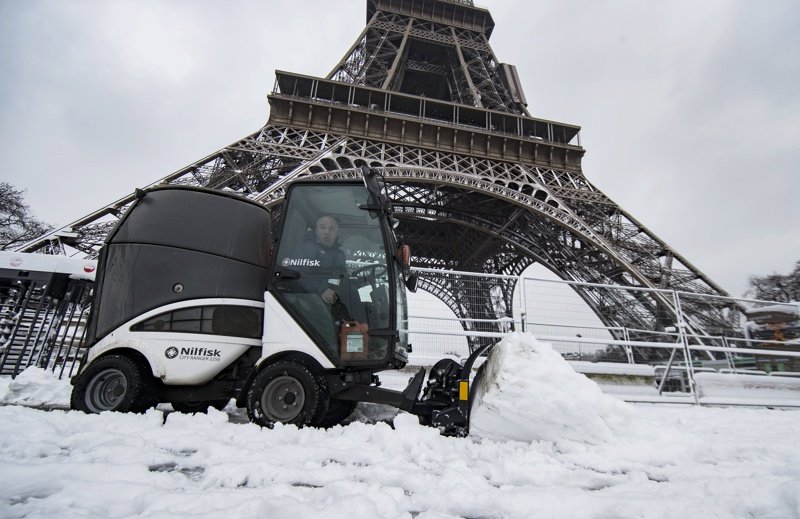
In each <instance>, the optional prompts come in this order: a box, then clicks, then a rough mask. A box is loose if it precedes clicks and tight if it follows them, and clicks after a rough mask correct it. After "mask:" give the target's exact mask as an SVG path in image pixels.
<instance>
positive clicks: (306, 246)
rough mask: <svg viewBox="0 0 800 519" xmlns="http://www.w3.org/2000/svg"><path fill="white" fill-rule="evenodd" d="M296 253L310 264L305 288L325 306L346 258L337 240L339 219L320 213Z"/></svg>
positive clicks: (341, 275)
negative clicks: (311, 266) (310, 231)
mask: <svg viewBox="0 0 800 519" xmlns="http://www.w3.org/2000/svg"><path fill="white" fill-rule="evenodd" d="M299 253H300V254H299V255H300V257H302V258H307V259H309V260H311V264H312V265H314V267H313V274H314V275H313V276H309V277H308V278H306V281H305V285H306V288H307V289H308V290H309V291H310V292H314V293H316V294H318V295H319V297H320V298H322V300H323V301H324V302H325V303H327V304H328V305H333V304H334V303H336V302H337V301H338V299H339V295H338V293H337V292H338V291H339V289H340V287H341V285H342V280H343V279H344V277H345V276H346V275H347V263H346V258H345V255H344V252H343V251H342V249H341V243H340V242H339V220H337V219H336V218H335V217H333V216H329V215H323V216H320V217H319V218H318V219H317V221H316V223H315V224H314V232H313V233H309V234H308V235H307V236H306V237H305V239H304V240H303V242H302V243H301V244H300V250H299ZM310 270H311V269H310Z"/></svg>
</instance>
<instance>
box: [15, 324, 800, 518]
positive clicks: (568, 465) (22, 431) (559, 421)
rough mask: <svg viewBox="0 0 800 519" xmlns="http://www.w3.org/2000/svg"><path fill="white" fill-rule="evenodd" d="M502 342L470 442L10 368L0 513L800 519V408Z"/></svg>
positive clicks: (408, 421) (517, 341) (406, 420)
mask: <svg viewBox="0 0 800 519" xmlns="http://www.w3.org/2000/svg"><path fill="white" fill-rule="evenodd" d="M501 350H502V354H501V355H497V356H493V358H492V359H491V361H490V362H491V363H493V364H494V365H495V366H494V368H493V369H496V370H497V373H496V377H495V378H494V379H492V378H491V377H487V378H486V379H485V382H486V385H485V388H484V391H483V395H482V397H481V398H482V400H481V403H480V406H479V408H478V409H476V412H475V423H474V425H475V430H474V431H473V432H474V433H475V434H473V435H471V436H470V437H469V438H446V437H442V436H440V435H439V434H438V432H437V431H436V430H434V429H431V428H427V427H422V426H420V425H418V423H417V421H416V418H415V417H413V416H410V415H407V414H404V413H401V414H399V415H397V416H396V417H395V419H394V423H393V427H392V426H390V425H389V424H387V423H383V422H379V423H365V422H364V421H371V416H374V415H373V414H372V412H371V411H370V408H369V407H368V406H365V407H364V408H360V409H359V411H358V412H359V415H358V416H359V418H360V420H364V421H357V422H354V423H351V424H349V425H347V426H345V427H341V426H339V427H334V428H332V429H329V430H317V429H311V428H307V429H297V428H296V427H294V426H280V425H279V426H276V427H275V428H274V429H261V428H259V427H257V426H255V425H252V424H249V423H241V421H242V420H241V419H240V418H241V411H236V410H235V408H232V407H231V406H229V408H228V409H227V410H226V411H228V413H225V412H218V411H214V410H213V409H212V410H210V411H209V414H208V415H200V414H197V415H185V414H181V413H165V412H164V411H163V410H151V411H149V412H148V413H146V414H144V415H124V414H115V413H106V414H102V415H85V414H82V413H77V412H68V411H64V410H53V411H45V410H42V409H34V408H31V407H27V406H29V405H39V404H47V403H51V404H57V405H63V404H64V403H65V402H66V399H67V397H68V393H69V386H68V385H65V384H64V382H63V381H62V382H58V381H56V380H55V379H54V378H53V377H51V376H49V375H48V373H47V372H42V371H41V370H35V371H33V372H31V373H28V372H25V373H24V374H23V375H21V376H20V377H18V378H17V379H16V380H15V381H14V382H13V383H10V382H9V381H8V380H7V379H3V380H2V383H0V402H4V403H5V405H2V406H0V517H4V518H5V517H42V518H44V517H47V518H49V517H142V518H145V517H146V518H167V517H188V516H191V517H197V518H216V517H220V516H226V517H236V518H240V517H242V518H249V517H253V518H255V517H269V518H283V517H292V518H298V517H324V518H328V517H330V518H337V519H338V518H341V517H345V516H346V517H350V518H362V517H363V518H377V517H380V518H409V517H418V518H423V519H444V518H455V517H465V518H477V517H486V518H535V517H542V518H573V517H574V518H580V519H587V518H671V517H681V518H709V517H714V518H739V517H757V518H776V519H778V518H780V519H784V518H792V517H800V451H798V449H797V448H796V445H795V444H796V438H797V432H798V430H800V428H799V427H798V425H800V412H798V411H780V410H769V409H763V408H706V407H703V408H700V407H692V406H667V405H652V404H650V405H635V406H634V405H630V404H626V403H623V402H621V401H617V400H613V399H612V397H609V396H607V395H604V394H602V393H599V391H597V388H596V386H594V384H593V383H592V382H590V381H588V380H587V379H585V377H583V376H582V375H577V374H575V373H574V372H572V371H571V370H570V368H569V366H568V365H566V363H565V362H564V361H563V360H562V359H561V357H560V356H559V355H557V354H553V352H552V348H550V347H549V346H547V345H544V344H541V343H537V342H536V341H535V339H533V338H531V337H530V336H524V335H512V336H511V337H510V338H509V339H507V340H506V341H505V344H504V347H503V348H502V349H501ZM29 371H30V370H29ZM494 382H497V383H496V384H495V383H494ZM14 403H25V404H26V406H23V405H14Z"/></svg>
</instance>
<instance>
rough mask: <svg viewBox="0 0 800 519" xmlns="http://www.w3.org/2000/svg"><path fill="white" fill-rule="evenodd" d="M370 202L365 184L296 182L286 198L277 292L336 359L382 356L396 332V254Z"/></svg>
mask: <svg viewBox="0 0 800 519" xmlns="http://www.w3.org/2000/svg"><path fill="white" fill-rule="evenodd" d="M368 206H369V195H368V192H367V189H366V188H365V187H364V186H363V185H360V184H347V185H341V184H339V185H337V184H327V185H318V184H317V185H302V184H296V185H295V186H294V187H293V188H292V190H291V192H290V194H289V196H288V199H287V202H286V204H285V205H284V216H283V218H284V223H283V231H282V233H281V241H280V246H279V249H278V251H277V256H276V263H275V272H276V279H277V280H278V281H275V282H274V283H273V289H274V293H275V295H276V297H277V298H278V299H279V300H280V301H281V303H282V304H283V305H284V306H285V307H286V308H287V309H288V310H289V312H290V313H292V314H293V315H294V316H295V318H296V319H297V320H298V322H300V323H301V325H302V326H303V328H304V329H305V330H306V331H307V332H308V333H309V335H310V336H311V337H312V338H313V339H314V340H315V341H316V342H317V344H319V345H321V346H323V350H324V351H325V353H326V355H328V356H329V357H331V358H332V359H333V360H334V361H336V362H337V363H344V364H347V363H380V362H383V361H384V360H385V359H386V358H387V355H389V353H390V352H389V345H390V343H391V337H392V336H393V335H394V328H395V326H394V318H395V313H396V309H397V308H396V305H395V304H392V303H391V302H392V301H394V300H396V299H394V297H393V296H394V293H395V291H396V287H395V286H394V283H396V281H395V280H394V279H395V277H396V275H395V274H396V272H395V270H394V269H395V267H394V265H393V263H394V259H393V257H387V254H386V250H387V247H389V246H390V245H388V244H386V240H385V236H384V230H383V227H382V224H381V222H382V220H381V218H380V217H379V216H378V214H377V213H376V212H375V211H371V210H368V209H364V208H363V207H368ZM390 250H391V249H390ZM390 269H391V270H390Z"/></svg>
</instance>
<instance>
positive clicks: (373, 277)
mask: <svg viewBox="0 0 800 519" xmlns="http://www.w3.org/2000/svg"><path fill="white" fill-rule="evenodd" d="M366 272H371V274H369V275H368V276H364V277H365V278H369V284H370V285H371V286H372V287H373V288H375V285H377V279H378V277H380V276H383V275H384V274H386V265H384V264H382V263H374V264H372V265H366V266H364V267H361V268H358V269H356V270H354V271H353V272H351V273H350V277H359V276H361V275H363V274H365V273H366Z"/></svg>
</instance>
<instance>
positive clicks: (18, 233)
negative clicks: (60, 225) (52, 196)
mask: <svg viewBox="0 0 800 519" xmlns="http://www.w3.org/2000/svg"><path fill="white" fill-rule="evenodd" d="M52 228H53V227H52V226H50V225H48V224H46V223H44V222H42V221H41V220H39V219H38V218H36V217H35V216H33V215H32V214H31V211H30V208H29V207H28V204H27V203H25V191H24V190H22V189H17V188H15V187H14V186H12V185H11V184H9V183H8V182H0V250H12V249H15V248H16V247H19V246H20V245H22V244H23V243H25V242H27V241H30V240H32V239H34V238H36V237H38V236H41V235H42V234H44V233H46V232H47V231H49V230H51V229H52Z"/></svg>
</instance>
